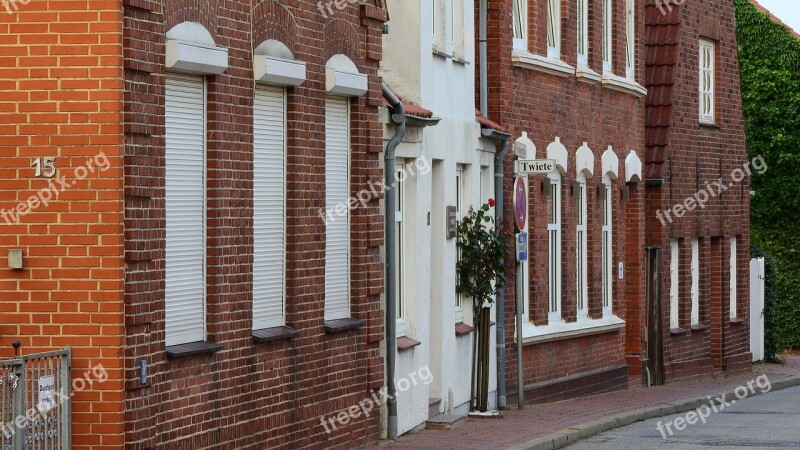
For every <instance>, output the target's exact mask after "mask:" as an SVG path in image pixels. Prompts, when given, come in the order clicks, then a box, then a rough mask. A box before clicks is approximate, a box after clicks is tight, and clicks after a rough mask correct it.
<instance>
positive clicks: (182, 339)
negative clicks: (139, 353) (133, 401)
mask: <svg viewBox="0 0 800 450" xmlns="http://www.w3.org/2000/svg"><path fill="white" fill-rule="evenodd" d="M171 82H184V83H186V82H192V83H198V82H199V83H202V90H203V94H202V96H203V106H202V108H203V111H202V113H203V117H202V119H201V120H202V124H201V126H202V134H203V148H202V154H203V156H202V159H203V167H202V169H201V170H202V174H201V177H202V184H203V187H202V197H203V198H202V204H203V206H202V211H201V212H200V213H201V215H202V222H203V225H202V227H201V229H200V230H198V232H199V233H201V236H200V237H201V241H202V242H203V243H204V244H203V245H202V246H201V249H200V257H201V258H202V261H203V263H202V273H201V274H200V277H199V278H200V279H201V281H200V283H201V286H202V287H201V290H202V294H201V295H200V298H198V299H197V301H198V302H201V305H200V306H201V308H202V318H200V320H201V321H202V331H201V332H200V333H197V332H192V333H183V334H181V335H177V336H176V335H175V334H174V332H171V330H170V327H169V323H170V320H169V319H167V320H165V322H166V324H165V345H166V346H172V345H180V344H188V343H192V342H202V341H205V340H206V338H207V333H208V322H207V315H208V311H207V304H206V297H207V289H208V288H207V281H206V277H207V274H208V251H207V248H206V245H205V242H206V241H207V240H208V222H207V220H206V218H207V217H208V194H207V190H208V183H207V177H208V149H207V145H208V128H207V127H208V87H207V80H206V78H205V77H198V76H187V75H176V74H167V79H166V83H167V86H168V85H169V83H171ZM165 89H166V90H167V92H165V97H166V98H165V108H168V107H169V106H168V105H169V103H170V102H169V95H168V88H165ZM165 116H167V122H168V121H169V118H168V117H169V112H168V111H165ZM165 128H166V131H165V134H166V136H167V137H166V138H167V139H168V136H169V127H168V124H167V125H166V126H165ZM168 144H169V143H168V142H167V143H166V145H167V147H166V158H165V159H167V165H166V169H168V168H169V153H170V152H169V145H168ZM169 198H170V196H169V190H168V189H167V190H166V193H165V214H166V220H167V221H168V222H169V217H170V213H169V209H170V208H169ZM166 241H167V242H166V256H165V262H164V264H165V292H164V295H165V298H164V303H165V305H164V309H165V315H170V314H173V315H174V314H175V312H174V311H173V312H172V313H171V312H170V311H171V309H170V292H171V289H170V287H171V284H172V283H171V281H172V277H171V276H170V263H169V262H170V258H169V239H168V238H166ZM196 306H197V305H195V307H196Z"/></svg>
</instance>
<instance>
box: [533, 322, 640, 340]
mask: <svg viewBox="0 0 800 450" xmlns="http://www.w3.org/2000/svg"><path fill="white" fill-rule="evenodd" d="M624 327H625V321H624V320H622V319H620V318H619V317H617V316H615V315H605V316H603V318H602V319H588V318H585V319H578V321H577V322H572V323H566V322H564V321H560V322H550V323H549V324H547V325H545V326H540V327H537V326H534V325H533V323H531V322H529V321H528V320H525V321H523V323H522V343H523V344H534V343H541V342H550V341H558V340H562V339H569V338H572V337H576V336H586V335H590V334H598V333H606V332H609V331H614V330H620V329H623V328H624Z"/></svg>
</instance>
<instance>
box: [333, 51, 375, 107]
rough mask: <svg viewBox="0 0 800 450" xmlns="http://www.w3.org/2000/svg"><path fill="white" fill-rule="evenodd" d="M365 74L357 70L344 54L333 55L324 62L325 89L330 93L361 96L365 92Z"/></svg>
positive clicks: (366, 87) (366, 84) (366, 82)
mask: <svg viewBox="0 0 800 450" xmlns="http://www.w3.org/2000/svg"><path fill="white" fill-rule="evenodd" d="M368 87H369V82H368V79H367V75H366V74H363V73H359V72H358V67H357V66H356V65H355V63H354V62H353V61H352V60H351V59H350V58H348V57H347V56H345V55H342V54H338V55H333V56H331V58H330V59H329V60H328V62H326V63H325V90H326V91H327V92H328V93H329V94H330V95H339V96H343V97H361V96H362V95H364V94H366V93H367V89H368Z"/></svg>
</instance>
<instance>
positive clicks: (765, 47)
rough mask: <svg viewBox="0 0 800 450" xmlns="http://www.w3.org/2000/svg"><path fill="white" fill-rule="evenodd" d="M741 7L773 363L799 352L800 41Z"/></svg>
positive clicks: (756, 220)
mask: <svg viewBox="0 0 800 450" xmlns="http://www.w3.org/2000/svg"><path fill="white" fill-rule="evenodd" d="M733 1H734V4H735V7H736V23H737V36H738V41H739V60H740V61H739V62H740V66H741V83H742V99H743V102H744V116H745V130H746V135H747V147H748V154H749V157H750V159H751V160H752V158H755V157H757V156H761V157H762V158H763V159H764V161H765V162H766V165H767V167H768V169H767V170H766V171H765V172H764V173H763V174H757V173H753V178H752V184H751V186H752V188H751V189H753V190H754V191H755V196H754V197H753V198H752V199H751V227H752V230H751V234H752V237H751V239H752V244H753V246H754V247H757V249H756V250H754V256H760V255H761V252H762V251H763V252H764V253H766V254H767V255H769V256H770V258H769V259H768V261H769V263H770V265H771V267H770V268H769V271H770V276H769V277H768V278H769V279H768V282H769V284H770V285H769V286H768V288H767V291H768V292H767V293H768V299H767V303H768V305H767V308H766V322H767V324H766V326H767V336H766V340H767V356H768V358H769V357H770V350H772V356H774V352H775V351H776V350H780V349H785V348H795V349H797V348H800V38H798V37H797V36H796V35H795V34H793V33H792V32H791V31H790V30H789V29H787V28H786V27H785V26H784V25H782V24H780V23H776V22H773V20H771V19H770V17H769V15H768V14H767V13H764V12H761V11H759V10H758V9H757V8H756V7H755V6H754V5H753V4H751V3H750V1H749V0H733Z"/></svg>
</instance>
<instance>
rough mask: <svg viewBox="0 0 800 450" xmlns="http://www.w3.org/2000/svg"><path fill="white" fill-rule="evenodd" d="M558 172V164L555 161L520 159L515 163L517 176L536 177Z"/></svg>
mask: <svg viewBox="0 0 800 450" xmlns="http://www.w3.org/2000/svg"><path fill="white" fill-rule="evenodd" d="M555 171H556V162H555V160H553V159H518V160H517V161H515V163H514V172H515V173H516V174H517V175H536V174H543V173H551V172H555Z"/></svg>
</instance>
